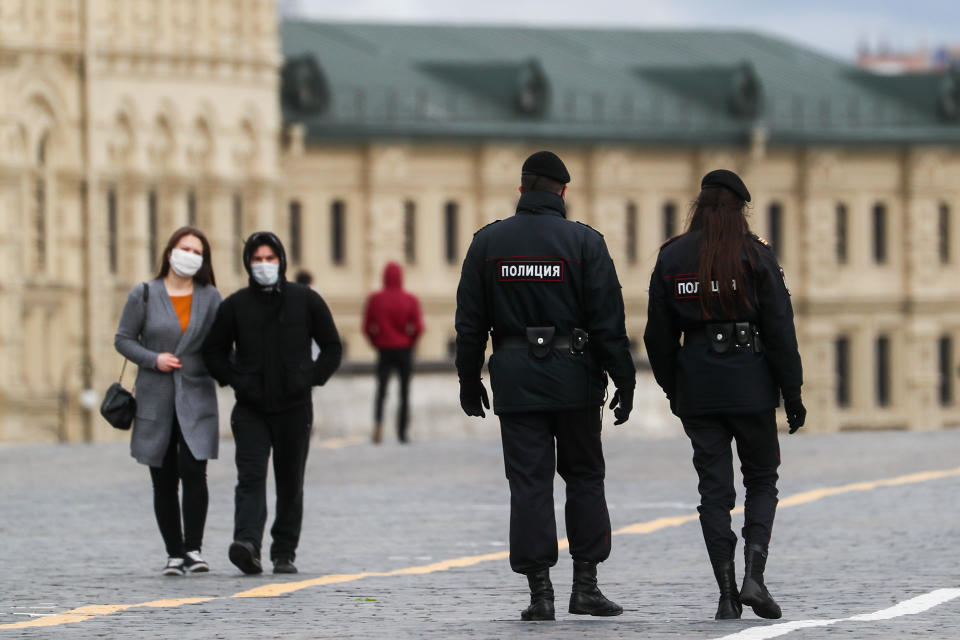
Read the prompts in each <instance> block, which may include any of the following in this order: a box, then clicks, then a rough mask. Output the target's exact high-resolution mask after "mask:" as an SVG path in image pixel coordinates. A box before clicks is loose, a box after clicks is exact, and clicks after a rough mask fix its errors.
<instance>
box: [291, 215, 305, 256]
mask: <svg viewBox="0 0 960 640" xmlns="http://www.w3.org/2000/svg"><path fill="white" fill-rule="evenodd" d="M289 210H290V262H292V263H293V264H300V261H301V259H302V255H303V253H302V252H303V245H302V239H301V238H302V236H303V220H301V206H300V201H299V200H291V201H290V204H289Z"/></svg>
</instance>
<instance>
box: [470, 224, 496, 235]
mask: <svg viewBox="0 0 960 640" xmlns="http://www.w3.org/2000/svg"><path fill="white" fill-rule="evenodd" d="M498 222H500V220H494V221H493V222H491V223H489V224H485V225H483V226H482V227H480V228H479V229H477V230H476V231H474V232H473V235H477V234H478V233H480V232H481V231H483V230H484V229H486V228H487V227H492V226H493V225H495V224H497V223H498Z"/></svg>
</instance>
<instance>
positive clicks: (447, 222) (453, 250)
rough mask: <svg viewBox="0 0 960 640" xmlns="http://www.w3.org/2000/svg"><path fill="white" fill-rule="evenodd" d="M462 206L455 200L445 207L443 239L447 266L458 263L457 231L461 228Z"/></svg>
mask: <svg viewBox="0 0 960 640" xmlns="http://www.w3.org/2000/svg"><path fill="white" fill-rule="evenodd" d="M459 212H460V205H458V204H457V203H456V202H454V201H453V200H451V201H449V202H447V204H446V205H444V207H443V232H444V233H443V237H444V244H445V248H446V251H445V252H444V253H445V256H446V259H447V264H456V263H457V229H458V226H459V221H458V219H457V218H458V217H459Z"/></svg>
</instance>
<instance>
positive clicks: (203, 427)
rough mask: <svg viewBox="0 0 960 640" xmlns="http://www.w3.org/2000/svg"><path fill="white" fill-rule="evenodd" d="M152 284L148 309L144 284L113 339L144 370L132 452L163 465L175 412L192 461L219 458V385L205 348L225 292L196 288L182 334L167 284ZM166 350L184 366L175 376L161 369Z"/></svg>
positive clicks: (126, 307)
mask: <svg viewBox="0 0 960 640" xmlns="http://www.w3.org/2000/svg"><path fill="white" fill-rule="evenodd" d="M147 286H148V287H150V294H149V296H148V300H147V303H146V305H144V302H143V285H142V284H138V285H137V286H136V287H134V288H133V291H131V292H130V295H129V296H128V297H127V303H126V304H125V305H124V307H123V314H122V315H121V317H120V326H119V327H117V335H116V337H115V338H114V346H115V347H116V349H117V351H119V352H120V353H121V354H123V355H124V356H125V357H126V358H127V359H128V360H130V362H132V363H133V364H135V365H137V366H138V367H139V371H138V373H137V383H136V398H137V416H136V419H135V420H134V425H133V435H132V436H131V438H130V454H131V455H132V456H133V457H134V458H136V459H137V461H138V462H140V463H142V464H146V465H150V466H151V467H159V466H162V464H163V455H164V453H166V451H167V446H168V445H169V444H170V434H171V430H172V428H173V418H174V412H176V417H177V420H178V421H179V423H180V430H181V432H183V438H184V440H185V441H186V443H187V446H188V447H189V448H190V453H192V454H193V457H194V458H196V459H197V460H210V459H213V458H216V457H217V451H218V448H219V444H220V438H219V420H218V416H217V394H216V385H215V383H214V381H213V378H211V377H210V375H209V374H208V373H207V368H206V366H205V365H204V363H203V357H202V355H201V352H200V347H201V346H202V345H203V340H204V338H206V336H207V332H208V331H209V330H210V325H211V324H213V319H214V316H216V312H217V307H218V306H220V292H219V291H217V289H216V288H215V287H212V286H201V285H194V287H193V301H192V304H191V307H190V323H189V324H188V325H187V330H186V331H185V332H183V333H182V334H181V332H180V320H179V319H178V318H177V312H176V311H175V310H174V308H173V303H172V302H171V301H170V296H169V295H167V289H166V287H165V286H164V285H163V281H162V280H151V281H150V282H148V283H147ZM163 352H168V353H172V354H173V355H175V356H177V357H178V358H179V359H180V364H182V365H183V368H182V369H175V370H173V371H172V372H171V373H163V372H161V371H160V370H158V369H157V356H158V355H159V354H161V353H163Z"/></svg>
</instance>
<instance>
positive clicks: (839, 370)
mask: <svg viewBox="0 0 960 640" xmlns="http://www.w3.org/2000/svg"><path fill="white" fill-rule="evenodd" d="M833 350H834V373H835V375H836V378H837V406H838V407H849V406H850V387H851V371H850V338H848V337H847V336H840V337H839V338H837V339H836V340H835V341H834V343H833Z"/></svg>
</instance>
